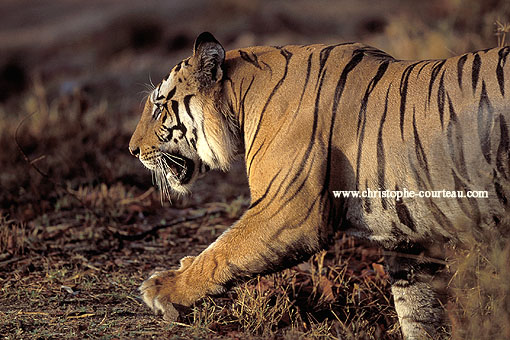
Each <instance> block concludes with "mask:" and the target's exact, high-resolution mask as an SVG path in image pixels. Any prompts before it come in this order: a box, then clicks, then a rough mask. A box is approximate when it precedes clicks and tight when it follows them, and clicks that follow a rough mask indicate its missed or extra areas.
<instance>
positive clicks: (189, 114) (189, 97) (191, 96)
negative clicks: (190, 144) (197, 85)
mask: <svg viewBox="0 0 510 340" xmlns="http://www.w3.org/2000/svg"><path fill="white" fill-rule="evenodd" d="M193 96H195V95H194V94H188V95H187V96H185V97H184V100H183V101H184V108H185V109H186V113H187V114H188V116H189V117H190V118H191V120H192V121H193V122H194V121H195V118H193V115H192V114H191V108H190V106H189V102H190V100H191V98H193Z"/></svg>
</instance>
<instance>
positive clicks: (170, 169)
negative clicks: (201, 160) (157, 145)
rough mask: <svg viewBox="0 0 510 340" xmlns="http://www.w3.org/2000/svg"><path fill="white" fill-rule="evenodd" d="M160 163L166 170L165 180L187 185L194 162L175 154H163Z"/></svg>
mask: <svg viewBox="0 0 510 340" xmlns="http://www.w3.org/2000/svg"><path fill="white" fill-rule="evenodd" d="M161 158H162V161H163V163H164V164H165V168H166V170H167V174H166V178H167V180H169V181H175V182H178V183H179V184H188V183H189V182H190V181H191V178H192V177H193V173H194V172H195V162H194V161H193V160H191V159H189V158H187V157H184V156H183V155H180V154H177V153H171V154H170V153H163V154H162V155H161Z"/></svg>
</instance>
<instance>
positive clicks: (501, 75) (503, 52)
mask: <svg viewBox="0 0 510 340" xmlns="http://www.w3.org/2000/svg"><path fill="white" fill-rule="evenodd" d="M508 52H510V47H509V46H507V47H505V48H502V49H500V50H499V52H498V56H499V59H498V66H497V67H496V77H497V78H498V84H499V90H500V91H501V95H502V96H505V72H504V70H503V67H504V66H505V63H506V57H507V56H508Z"/></svg>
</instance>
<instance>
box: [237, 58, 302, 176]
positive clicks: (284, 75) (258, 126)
mask: <svg viewBox="0 0 510 340" xmlns="http://www.w3.org/2000/svg"><path fill="white" fill-rule="evenodd" d="M280 54H281V55H282V56H283V57H284V58H285V69H284V71H283V76H282V78H281V79H280V80H279V81H278V83H276V85H275V87H274V88H273V90H272V91H271V94H270V95H269V97H268V99H267V101H266V103H265V104H264V107H263V108H262V112H261V113H260V117H259V121H258V123H257V127H256V129H255V133H254V134H253V138H252V141H251V144H250V147H249V148H248V151H247V152H246V156H247V157H248V155H249V154H250V153H251V149H252V148H253V144H255V141H256V139H257V135H258V133H259V131H260V126H261V124H262V120H263V118H264V113H265V112H266V109H267V107H268V106H269V103H270V102H271V100H272V99H273V96H274V95H275V93H276V91H278V89H279V88H280V86H281V85H282V84H283V81H284V80H285V78H286V77H287V72H288V70H289V62H290V58H291V57H292V53H291V52H289V51H287V50H286V49H281V50H280ZM248 176H249V174H248Z"/></svg>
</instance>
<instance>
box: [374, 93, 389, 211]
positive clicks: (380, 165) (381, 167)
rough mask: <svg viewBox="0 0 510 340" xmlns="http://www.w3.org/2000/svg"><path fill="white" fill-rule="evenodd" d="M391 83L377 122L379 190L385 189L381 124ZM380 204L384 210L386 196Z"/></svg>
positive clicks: (384, 162) (386, 107)
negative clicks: (379, 119)
mask: <svg viewBox="0 0 510 340" xmlns="http://www.w3.org/2000/svg"><path fill="white" fill-rule="evenodd" d="M390 89H391V84H390V86H388V90H386V99H385V100H384V111H383V114H382V116H381V121H380V122H379V132H378V133H377V185H378V189H379V190H381V191H385V190H386V185H385V174H386V157H385V155H384V142H383V126H384V122H385V121H386V114H387V113H388V96H389V94H390ZM381 204H382V207H383V209H384V210H386V209H387V208H388V207H387V204H386V197H381Z"/></svg>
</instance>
